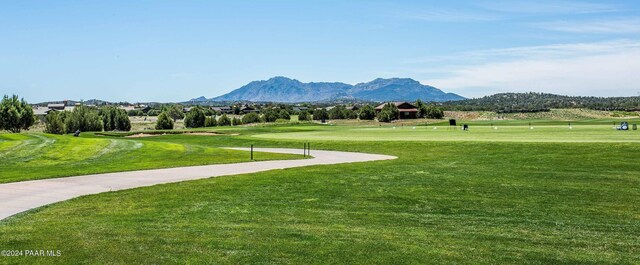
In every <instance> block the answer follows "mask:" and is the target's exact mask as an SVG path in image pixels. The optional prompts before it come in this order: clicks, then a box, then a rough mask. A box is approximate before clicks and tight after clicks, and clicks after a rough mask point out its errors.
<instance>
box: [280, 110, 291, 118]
mask: <svg viewBox="0 0 640 265" xmlns="http://www.w3.org/2000/svg"><path fill="white" fill-rule="evenodd" d="M278 119H283V120H291V115H289V112H288V111H287V110H284V109H281V110H280V111H279V112H278Z"/></svg>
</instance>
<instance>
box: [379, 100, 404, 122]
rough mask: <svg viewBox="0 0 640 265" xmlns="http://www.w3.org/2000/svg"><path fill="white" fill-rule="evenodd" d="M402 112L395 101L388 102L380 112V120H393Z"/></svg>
mask: <svg viewBox="0 0 640 265" xmlns="http://www.w3.org/2000/svg"><path fill="white" fill-rule="evenodd" d="M399 114H400V112H399V111H398V107H397V106H396V105H395V104H393V103H387V104H385V105H384V107H382V110H381V111H380V113H378V121H380V122H391V121H393V120H396V119H398V116H399Z"/></svg>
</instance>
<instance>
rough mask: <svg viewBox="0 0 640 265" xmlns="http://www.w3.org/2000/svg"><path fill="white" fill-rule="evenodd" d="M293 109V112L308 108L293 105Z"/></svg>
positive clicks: (307, 109)
mask: <svg viewBox="0 0 640 265" xmlns="http://www.w3.org/2000/svg"><path fill="white" fill-rule="evenodd" d="M293 111H295V112H301V111H309V108H308V107H302V106H295V107H293Z"/></svg>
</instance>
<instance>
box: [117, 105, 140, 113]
mask: <svg viewBox="0 0 640 265" xmlns="http://www.w3.org/2000/svg"><path fill="white" fill-rule="evenodd" d="M118 108H119V109H121V110H124V111H126V112H129V111H132V110H134V109H136V107H135V106H118Z"/></svg>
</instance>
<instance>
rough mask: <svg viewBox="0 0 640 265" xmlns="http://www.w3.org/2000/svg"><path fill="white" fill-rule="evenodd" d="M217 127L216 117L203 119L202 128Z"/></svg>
mask: <svg viewBox="0 0 640 265" xmlns="http://www.w3.org/2000/svg"><path fill="white" fill-rule="evenodd" d="M215 126H218V120H216V117H206V118H205V119H204V127H215Z"/></svg>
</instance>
